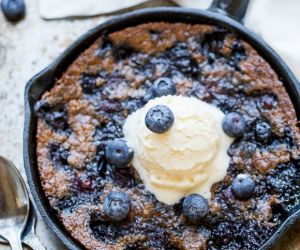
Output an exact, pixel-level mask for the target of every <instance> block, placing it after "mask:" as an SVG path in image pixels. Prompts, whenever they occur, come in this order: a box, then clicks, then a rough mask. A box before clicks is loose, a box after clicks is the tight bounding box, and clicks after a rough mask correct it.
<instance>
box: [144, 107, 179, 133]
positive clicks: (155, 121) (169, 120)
mask: <svg viewBox="0 0 300 250" xmlns="http://www.w3.org/2000/svg"><path fill="white" fill-rule="evenodd" d="M173 123H174V114H173V112H172V110H171V109H170V108H168V107H167V106H165V105H156V106H154V107H152V108H151V109H149V111H148V112H147V114H146V116H145V124H146V126H147V128H148V129H150V130H151V131H152V132H154V133H157V134H162V133H164V132H166V131H168V130H169V129H170V128H171V126H172V125H173Z"/></svg>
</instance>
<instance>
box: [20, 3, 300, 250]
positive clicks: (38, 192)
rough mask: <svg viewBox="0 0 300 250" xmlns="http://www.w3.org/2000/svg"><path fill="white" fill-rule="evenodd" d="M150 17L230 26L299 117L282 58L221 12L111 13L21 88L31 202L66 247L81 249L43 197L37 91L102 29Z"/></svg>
mask: <svg viewBox="0 0 300 250" xmlns="http://www.w3.org/2000/svg"><path fill="white" fill-rule="evenodd" d="M151 21H166V22H185V23H205V24H212V25H219V26H223V27H226V28H228V29H229V30H233V31H234V32H236V33H237V34H239V35H240V36H241V38H243V39H245V40H246V41H248V42H249V43H250V44H251V45H252V46H253V47H254V48H255V49H256V50H257V51H258V53H259V54H260V55H261V56H263V57H264V58H265V59H266V60H267V61H268V62H269V63H270V65H271V66H272V68H273V69H274V70H275V72H276V73H277V74H278V75H279V77H280V79H281V80H282V81H283V83H284V86H285V88H286V89H287V92H288V93H289V96H290V98H291V99H292V102H293V105H294V107H295V109H296V113H297V117H298V118H299V117H300V84H299V83H298V81H297V79H296V78H295V76H294V75H293V73H292V72H291V70H290V69H289V67H288V66H287V65H286V64H285V63H284V61H283V60H282V59H281V58H280V57H279V56H278V55H277V54H276V52H275V51H274V50H273V49H271V48H270V47H269V46H268V45H267V44H266V43H265V42H264V41H263V40H262V39H261V38H259V37H258V36H257V35H255V34H254V33H252V32H251V31H250V30H248V29H247V28H245V27H244V26H243V25H242V24H240V23H239V22H237V21H235V20H233V19H231V18H229V17H226V16H224V15H222V14H218V13H214V12H211V11H206V10H199V9H188V8H178V7H158V8H151V9H143V10H138V11H133V12H130V13H126V14H123V15H120V16H117V17H114V18H112V19H110V20H108V21H106V22H104V23H102V24H100V25H98V26H97V27H95V28H93V29H91V30H89V31H88V32H86V33H85V34H83V35H82V36H80V37H79V38H78V39H77V40H76V41H75V42H74V43H73V44H72V45H71V46H70V47H69V48H67V49H66V50H65V51H64V52H63V53H62V54H61V55H60V56H59V57H58V58H57V59H56V60H55V61H54V62H53V63H52V64H50V65H49V66H48V67H47V68H45V69H44V70H43V71H41V72H40V73H38V74H37V75H35V76H34V77H33V78H32V79H31V80H30V81H29V82H28V83H27V85H26V88H25V122H24V136H23V145H24V146H23V153H24V165H25V171H26V175H27V180H28V183H29V187H30V189H31V193H32V196H33V199H34V201H35V204H36V206H37V208H38V210H39V212H40V214H41V215H42V217H43V219H44V221H46V223H47V224H48V226H49V227H50V229H51V230H52V231H53V232H54V233H55V234H56V235H57V236H58V237H59V238H60V240H61V241H62V242H63V243H64V244H65V245H66V247H68V248H69V249H82V245H80V244H79V243H78V242H77V241H76V240H75V239H73V238H72V237H71V235H70V234H69V233H68V232H67V231H66V230H65V229H64V228H63V226H62V225H61V223H60V222H59V221H58V219H57V218H56V217H55V215H54V214H53V212H52V211H51V208H50V205H49V204H48V200H47V198H46V197H45V194H44V192H43V189H42V187H41V184H40V180H39V174H38V171H37V163H36V152H35V150H36V139H35V135H36V117H35V116H34V114H33V106H34V103H35V102H36V101H37V100H38V99H39V98H40V96H41V94H42V93H43V92H44V91H45V90H47V89H49V88H50V87H51V86H53V83H54V80H55V79H57V78H58V77H59V76H60V75H61V74H62V72H63V71H64V70H65V69H66V67H67V66H68V65H70V63H72V62H73V61H74V59H75V58H76V57H77V56H78V55H79V54H80V53H81V52H82V51H83V50H84V49H86V48H87V47H89V46H90V45H91V44H92V43H93V41H95V40H96V38H97V37H98V36H99V35H100V34H103V32H107V33H110V32H113V31H116V30H120V29H122V28H125V27H128V26H133V25H137V24H141V23H145V22H151ZM298 218H300V204H299V205H297V209H295V211H294V212H293V213H291V215H290V216H289V217H288V218H287V219H286V220H285V222H284V223H283V224H282V225H281V226H280V227H279V228H278V229H277V230H276V231H275V233H274V234H273V235H272V236H271V237H270V238H269V239H268V240H267V241H266V242H265V243H264V244H263V245H262V246H261V247H260V248H259V250H263V249H268V248H269V247H270V246H272V245H274V244H275V243H276V241H277V240H278V239H279V237H280V236H281V235H282V234H283V233H284V232H285V231H286V230H287V229H288V228H289V227H290V226H291V225H292V224H293V223H294V222H295V221H296V220H297V219H298Z"/></svg>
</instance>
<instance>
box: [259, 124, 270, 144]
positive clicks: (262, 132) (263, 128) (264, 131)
mask: <svg viewBox="0 0 300 250" xmlns="http://www.w3.org/2000/svg"><path fill="white" fill-rule="evenodd" d="M271 133H272V128H271V126H270V125H269V124H268V123H267V122H257V123H256V126H255V135H256V139H257V140H258V141H260V142H267V141H268V140H269V139H270V136H271Z"/></svg>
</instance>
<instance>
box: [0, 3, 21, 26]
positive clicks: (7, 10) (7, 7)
mask: <svg viewBox="0 0 300 250" xmlns="http://www.w3.org/2000/svg"><path fill="white" fill-rule="evenodd" d="M1 8H2V11H3V14H4V16H5V17H6V19H7V20H9V21H12V22H16V21H19V20H20V19H21V18H22V17H23V16H24V14H25V3H24V1H23V0H2V2H1Z"/></svg>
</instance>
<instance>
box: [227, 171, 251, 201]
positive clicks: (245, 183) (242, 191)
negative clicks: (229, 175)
mask: <svg viewBox="0 0 300 250" xmlns="http://www.w3.org/2000/svg"><path fill="white" fill-rule="evenodd" d="M231 189H232V192H233V194H234V195H235V196H236V197H237V198H240V199H248V198H250V197H251V196H252V195H253V194H254V190H255V182H254V180H253V179H252V178H251V177H250V176H248V175H246V174H239V175H237V176H236V177H235V179H234V180H233V182H232V186H231Z"/></svg>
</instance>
